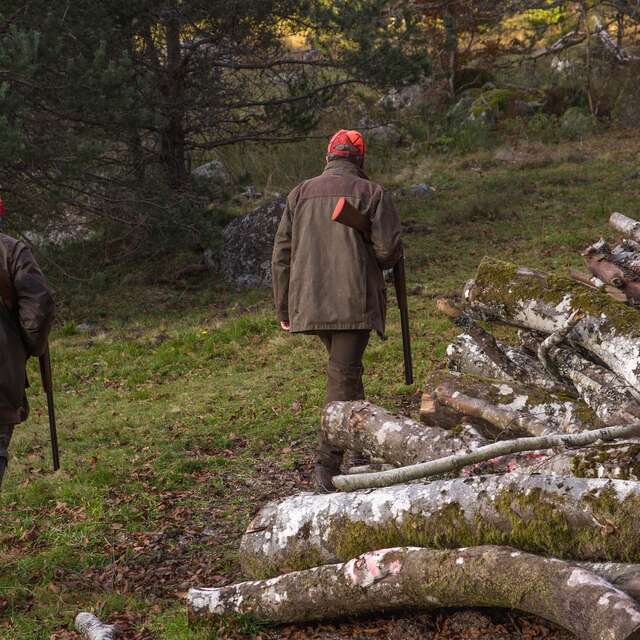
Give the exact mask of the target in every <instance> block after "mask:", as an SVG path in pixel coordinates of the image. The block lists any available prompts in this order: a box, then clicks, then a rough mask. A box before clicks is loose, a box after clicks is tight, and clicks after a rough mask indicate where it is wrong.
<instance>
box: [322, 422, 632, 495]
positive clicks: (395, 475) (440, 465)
mask: <svg viewBox="0 0 640 640" xmlns="http://www.w3.org/2000/svg"><path fill="white" fill-rule="evenodd" d="M633 436H640V422H634V423H632V424H627V425H621V426H615V427H605V428H603V429H594V430H593V431H583V432H582V433H565V434H560V435H547V436H540V437H536V438H516V439H515V440H503V441H502V442H495V443H493V444H488V445H485V446H484V447H479V448H478V449H475V450H474V451H471V452H469V453H461V454H454V455H451V456H447V457H446V458H441V459H440V460H432V461H430V462H422V463H419V464H414V465H411V466H407V467H400V468H398V469H391V470H390V471H381V472H379V473H364V474H361V475H347V476H335V477H334V478H333V484H334V486H335V487H336V489H338V490H339V491H357V490H358V489H372V488H374V487H388V486H390V485H393V484H401V483H405V482H411V481H412V480H421V479H423V478H429V477H431V476H436V475H441V474H443V473H450V472H451V471H457V470H459V469H462V468H463V467H466V466H469V465H471V464H477V463H478V462H483V461H485V460H491V459H492V458H497V457H499V456H504V455H508V454H512V453H520V452H523V451H539V450H543V449H556V448H564V447H585V446H587V445H590V444H593V443H595V442H611V441H612V440H618V439H621V438H629V437H633Z"/></svg>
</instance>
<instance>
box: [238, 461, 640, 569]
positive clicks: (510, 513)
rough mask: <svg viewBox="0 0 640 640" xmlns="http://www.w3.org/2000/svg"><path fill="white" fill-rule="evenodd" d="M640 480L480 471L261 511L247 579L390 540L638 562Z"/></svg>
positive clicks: (250, 532)
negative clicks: (489, 546) (496, 546)
mask: <svg viewBox="0 0 640 640" xmlns="http://www.w3.org/2000/svg"><path fill="white" fill-rule="evenodd" d="M639 510H640V483H638V482H633V481H627V480H602V479H587V478H571V477H554V476H542V475H525V474H519V473H515V474H506V475H486V476H473V477H469V478H454V479H450V480H436V481H433V482H428V483H424V482H419V483H413V484H404V485H396V486H392V487H385V488H383V489H374V490H370V491H357V492H353V493H332V494H320V495H317V494H312V493H302V494H299V495H296V496H291V497H289V498H285V499H282V500H279V501H276V502H271V503H269V504H267V505H266V506H265V507H263V508H262V509H261V510H260V511H259V513H258V514H257V515H256V517H255V518H254V519H253V520H252V522H251V523H250V525H249V528H248V529H247V531H246V532H245V534H244V536H243V537H242V542H241V545H240V552H239V557H240V560H241V563H242V568H243V571H244V573H245V575H247V576H250V577H252V578H267V577H272V576H276V575H279V574H281V573H284V572H287V571H296V570H299V569H308V568H311V567H314V566H316V565H319V564H325V563H330V562H343V561H346V560H348V559H350V558H353V557H355V556H356V555H358V554H360V553H365V552H367V551H371V550H372V549H383V548H386V547H390V546H407V545H412V546H421V547H430V548H456V547H461V546H474V545H481V544H504V545H509V546H515V547H518V548H520V549H522V550H523V551H530V552H533V553H541V554H544V555H548V556H554V557H558V558H564V559H567V558H570V559H573V560H588V561H591V562H594V561H619V562H639V561H640V518H638V517H637V515H638V511H639Z"/></svg>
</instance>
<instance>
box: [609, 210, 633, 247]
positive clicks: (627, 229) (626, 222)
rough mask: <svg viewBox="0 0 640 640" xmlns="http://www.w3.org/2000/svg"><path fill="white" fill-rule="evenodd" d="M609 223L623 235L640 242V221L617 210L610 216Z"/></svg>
mask: <svg viewBox="0 0 640 640" xmlns="http://www.w3.org/2000/svg"><path fill="white" fill-rule="evenodd" d="M609 225H610V226H612V227H613V228H614V229H615V230H616V231H619V232H620V233H621V234H622V235H623V236H626V237H627V238H631V240H635V241H636V242H640V222H638V221H637V220H634V219H633V218H629V217H627V216H625V215H624V214H623V213H618V212H617V211H615V212H614V213H612V214H611V217H610V218H609Z"/></svg>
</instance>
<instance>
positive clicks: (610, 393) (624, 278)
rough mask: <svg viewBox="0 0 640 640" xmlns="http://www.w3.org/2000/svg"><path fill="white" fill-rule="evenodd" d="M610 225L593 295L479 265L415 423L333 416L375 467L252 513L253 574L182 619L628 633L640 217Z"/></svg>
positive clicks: (338, 437) (348, 411)
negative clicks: (469, 609) (439, 616)
mask: <svg viewBox="0 0 640 640" xmlns="http://www.w3.org/2000/svg"><path fill="white" fill-rule="evenodd" d="M612 223H613V224H614V226H616V228H617V229H619V230H621V231H622V232H623V233H624V234H625V235H627V236H630V238H629V239H627V240H624V241H623V242H622V243H621V244H619V245H617V246H616V247H615V248H614V249H609V247H608V245H607V244H606V243H604V242H603V241H601V242H599V243H596V245H594V246H593V247H591V248H590V249H589V250H588V251H587V253H586V262H587V265H588V267H589V269H590V271H591V273H592V274H594V276H595V277H597V280H593V279H592V277H591V276H584V277H583V278H582V280H584V281H585V283H586V286H585V284H582V283H578V282H576V281H575V280H574V279H572V278H565V277H559V276H554V275H547V274H544V273H541V272H538V271H533V270H530V269H526V268H520V267H518V266H516V265H513V264H510V263H506V262H501V261H498V260H495V259H489V258H485V259H484V260H483V261H482V263H481V264H480V266H479V267H478V270H477V274H476V277H475V278H474V279H473V280H472V281H471V282H469V283H468V284H467V286H466V288H465V290H464V296H463V302H462V303H457V304H456V303H453V302H451V301H447V300H440V301H438V308H439V309H440V310H441V311H442V312H443V313H445V314H446V315H447V316H449V317H450V319H451V320H452V322H453V323H455V324H456V325H457V326H458V327H459V328H460V329H461V333H460V335H458V336H457V337H456V338H455V339H454V340H453V342H452V343H451V344H450V345H449V347H448V350H447V355H448V359H449V370H448V371H441V372H438V373H436V374H434V375H433V376H432V378H431V380H430V381H429V383H428V385H427V389H426V391H425V393H424V397H423V400H422V406H421V412H420V416H421V422H416V421H414V420H411V419H409V418H407V417H399V416H394V415H392V414H390V413H388V412H387V411H385V410H384V409H381V408H379V407H376V406H374V405H371V404H369V403H367V402H361V401H359V402H338V403H333V404H331V405H329V406H327V407H326V409H325V411H324V415H323V419H322V429H323V431H324V434H325V436H326V437H327V438H328V439H329V440H330V441H331V443H332V444H333V445H335V446H336V447H340V448H345V449H351V450H352V451H354V452H357V453H358V454H366V455H368V456H369V457H370V458H371V459H372V461H373V463H372V465H371V466H372V467H375V465H378V466H377V467H375V468H364V469H363V468H357V469H352V470H351V471H352V473H347V474H345V475H342V476H337V477H336V478H334V483H335V485H336V487H337V488H338V489H339V491H338V492H337V493H333V494H326V495H318V494H313V493H302V494H299V495H295V496H293V497H290V498H286V499H283V500H280V501H277V502H273V503H270V504H268V505H267V506H265V507H264V508H262V510H261V511H260V512H259V513H258V515H257V516H256V517H255V518H254V520H253V521H252V522H251V524H250V526H249V528H248V529H247V531H246V533H245V534H244V536H243V539H242V542H241V546H240V558H241V561H242V564H243V569H244V572H245V573H246V574H247V576H249V577H251V578H252V579H253V580H252V581H250V582H243V583H240V584H236V585H231V586H227V587H223V588H217V589H201V588H194V589H192V590H191V591H190V592H189V595H188V604H189V608H190V611H191V613H192V614H193V615H196V616H210V617H212V618H216V617H218V616H224V615H229V614H249V615H251V616H254V617H256V618H259V619H265V620H270V621H272V622H304V621H310V620H318V619H321V618H336V617H340V616H352V615H357V614H366V613H374V612H384V611H394V610H395V611H397V610H404V609H415V608H423V609H424V608H427V609H429V608H438V607H459V606H483V607H487V606H489V607H509V608H515V609H519V610H523V611H527V612H530V613H534V614H536V615H539V616H541V617H543V618H546V619H548V620H550V621H553V622H555V623H557V624H559V625H561V626H563V627H565V628H567V629H568V630H570V631H571V632H573V633H574V634H575V635H576V636H577V637H579V638H587V639H593V640H596V639H602V640H604V639H605V638H606V639H609V640H619V639H620V640H621V639H623V638H624V639H632V638H635V639H637V638H640V604H639V601H640V564H634V563H640V314H639V313H638V310H637V309H635V308H634V307H633V306H630V305H628V304H626V303H625V302H622V295H624V297H625V300H626V301H629V302H631V303H637V302H638V301H639V300H640V295H639V294H638V293H637V292H638V290H639V288H640V284H639V280H638V277H639V276H640V269H639V268H638V265H640V245H639V244H636V243H637V242H640V223H637V222H635V221H633V220H630V219H628V218H625V217H624V216H621V215H620V214H615V215H614V216H613V217H612ZM614 288H615V295H614V296H613V297H614V298H616V299H612V296H611V295H610V294H611V293H612V292H613V289H614ZM488 322H494V323H499V325H501V326H502V329H501V333H500V335H501V336H502V337H503V338H504V340H499V339H496V338H495V337H494V336H493V335H492V334H491V333H490V332H489V331H488V330H487V328H486V327H487V326H488V325H487V323H488ZM509 327H511V329H509Z"/></svg>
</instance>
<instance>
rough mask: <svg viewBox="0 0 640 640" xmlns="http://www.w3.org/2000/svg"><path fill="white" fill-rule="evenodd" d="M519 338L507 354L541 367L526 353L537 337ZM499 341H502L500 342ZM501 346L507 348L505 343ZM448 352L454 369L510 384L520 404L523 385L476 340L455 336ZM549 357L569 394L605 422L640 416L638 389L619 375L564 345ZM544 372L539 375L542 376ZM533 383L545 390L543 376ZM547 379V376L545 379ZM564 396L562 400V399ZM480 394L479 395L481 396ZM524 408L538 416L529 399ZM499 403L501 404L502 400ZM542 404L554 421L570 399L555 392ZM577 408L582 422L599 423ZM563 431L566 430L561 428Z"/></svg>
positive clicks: (525, 335) (534, 348) (535, 344)
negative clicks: (497, 365)
mask: <svg viewBox="0 0 640 640" xmlns="http://www.w3.org/2000/svg"><path fill="white" fill-rule="evenodd" d="M521 340H522V342H523V345H524V346H525V347H526V350H524V349H516V348H515V347H510V348H509V349H508V351H509V353H511V354H512V356H513V357H516V355H515V354H517V357H518V358H520V359H521V361H522V362H526V361H527V360H528V361H530V362H531V367H532V369H533V368H534V367H536V366H537V367H540V369H542V366H541V365H540V364H539V363H537V362H536V359H535V358H533V357H532V356H530V355H528V353H527V351H533V352H534V353H535V352H536V351H537V350H538V347H539V346H540V340H538V338H536V337H534V336H533V335H532V334H531V333H530V332H521ZM499 344H502V343H500V342H499ZM503 348H505V349H507V347H506V346H504V347H503ZM447 353H448V355H449V366H450V367H452V368H453V370H454V371H456V372H462V373H469V374H472V375H480V376H484V377H496V378H498V379H499V380H504V381H505V382H506V386H510V387H512V388H513V389H514V390H515V393H516V394H517V397H518V398H519V400H518V402H520V403H522V401H523V400H522V397H523V396H527V395H528V394H527V393H526V392H525V389H524V388H521V387H520V386H519V385H516V384H514V383H513V382H512V381H510V379H509V378H508V377H507V376H506V375H504V373H503V372H501V371H499V370H497V369H496V368H495V367H494V366H493V363H492V361H490V360H489V359H488V358H487V357H485V355H484V353H483V352H482V351H480V350H478V349H477V345H476V344H475V342H474V341H473V340H472V339H471V338H469V337H467V336H464V335H462V336H458V337H457V338H456V339H455V340H454V342H453V343H452V344H451V345H449V347H448V349H447ZM547 355H548V357H549V358H550V359H551V360H552V362H553V363H554V365H555V367H556V369H557V370H558V372H559V373H560V375H561V376H562V377H563V378H564V379H566V380H567V381H568V382H570V383H571V388H572V390H573V391H572V393H573V394H574V395H577V396H579V397H580V398H581V399H582V400H583V401H584V403H586V404H587V405H588V406H589V407H590V408H591V409H592V411H593V412H594V414H595V415H596V416H597V418H598V419H599V420H600V421H602V423H604V424H622V423H626V422H630V421H632V420H635V419H636V418H637V417H640V398H639V394H638V391H637V390H636V389H634V388H633V387H631V386H630V385H628V384H626V383H625V381H624V380H622V379H621V378H620V377H619V376H617V375H615V374H614V373H612V372H611V371H610V370H609V369H607V368H605V367H603V366H601V365H598V364H596V363H594V362H591V361H590V360H587V359H586V358H584V357H583V356H581V355H580V354H578V353H577V352H576V351H574V350H573V349H570V348H565V347H554V348H552V349H550V350H549V351H548V353H547ZM543 375H546V374H541V376H543ZM530 379H531V380H532V383H533V384H536V386H538V383H539V386H540V388H541V389H545V390H546V389H548V388H549V385H548V384H547V383H546V382H545V378H544V377H538V376H536V377H531V378H530ZM546 379H547V380H550V378H548V377H547V378H546ZM529 395H530V396H531V397H535V396H539V394H532V393H531V394H529ZM563 395H564V400H562V399H561V398H562V397H563ZM480 397H482V396H480ZM525 402H526V407H522V408H526V410H527V411H528V412H529V413H534V415H538V417H541V415H540V413H539V412H536V410H535V408H534V407H532V404H533V403H532V402H530V401H529V400H525ZM501 404H502V403H501ZM544 404H545V403H542V404H541V409H544V410H545V411H546V412H547V413H548V418H547V419H550V420H555V417H554V413H556V412H555V411H554V410H553V409H554V408H557V409H559V410H560V413H559V414H558V417H561V416H562V412H563V411H562V410H563V407H564V408H565V410H567V411H570V409H571V406H572V404H571V398H569V397H567V396H566V394H562V393H556V394H553V395H549V404H548V405H547V408H546V409H545V407H544ZM575 406H576V408H578V409H580V411H579V414H580V415H582V416H584V418H583V420H582V422H583V423H587V424H589V423H591V424H592V425H593V426H598V424H597V421H595V420H594V419H593V417H592V416H589V413H588V412H586V413H585V412H584V410H583V409H582V408H580V407H581V404H580V403H578V404H577V405H575ZM560 430H561V431H565V430H566V429H560Z"/></svg>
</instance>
